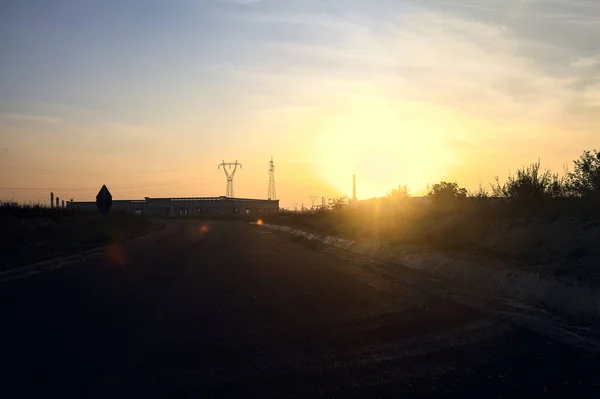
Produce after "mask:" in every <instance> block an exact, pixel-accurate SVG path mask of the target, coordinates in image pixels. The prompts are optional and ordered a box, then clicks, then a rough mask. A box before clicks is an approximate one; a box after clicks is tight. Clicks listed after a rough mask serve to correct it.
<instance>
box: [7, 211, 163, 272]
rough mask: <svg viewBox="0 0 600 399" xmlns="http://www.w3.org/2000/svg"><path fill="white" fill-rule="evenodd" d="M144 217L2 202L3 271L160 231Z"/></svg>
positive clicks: (158, 225) (159, 225) (154, 223)
mask: <svg viewBox="0 0 600 399" xmlns="http://www.w3.org/2000/svg"><path fill="white" fill-rule="evenodd" d="M161 227H162V225H161V224H160V223H157V222H154V221H150V220H148V219H146V218H144V217H142V216H139V215H134V214H128V213H123V212H110V213H109V214H108V215H107V216H106V217H102V215H100V214H99V212H94V211H72V210H69V209H62V208H59V209H57V208H49V207H47V206H43V205H40V204H17V203H13V202H2V203H0V271H2V270H8V269H11V268H14V267H18V266H22V265H26V264H30V263H34V262H39V261H43V260H47V259H52V258H54V257H58V256H64V255H68V254H72V253H76V252H79V251H83V250H87V249H91V248H94V247H98V246H102V245H105V244H109V243H116V242H120V241H123V240H127V239H129V238H133V237H135V236H138V235H141V234H144V233H147V232H151V231H154V230H157V229H160V228H161Z"/></svg>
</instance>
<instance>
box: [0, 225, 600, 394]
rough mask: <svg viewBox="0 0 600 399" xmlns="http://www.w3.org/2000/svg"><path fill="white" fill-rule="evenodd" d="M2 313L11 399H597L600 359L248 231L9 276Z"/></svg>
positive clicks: (211, 229) (218, 232)
mask: <svg viewBox="0 0 600 399" xmlns="http://www.w3.org/2000/svg"><path fill="white" fill-rule="evenodd" d="M0 311H1V315H2V323H1V327H0V328H1V332H0V337H1V338H2V363H3V370H4V371H2V374H1V375H2V380H3V381H2V384H0V389H1V390H2V391H3V392H0V396H2V397H3V398H10V397H27V396H33V395H35V396H40V395H43V396H51V397H78V398H81V397H89V398H118V397H194V398H198V397H203V398H208V397H244V398H247V397H344V398H345V397H384V396H390V397H418V398H428V397H430V398H447V397H457V398H464V397H481V398H484V397H486V398H487V397H489V398H520V397H529V398H551V397H600V378H599V375H600V361H599V359H598V357H597V356H595V355H592V354H590V353H588V352H586V351H583V350H580V349H575V348H574V347H572V346H569V345H567V344H564V343H561V342H558V341H554V340H552V339H550V338H548V337H547V336H545V335H541V334H538V333H534V332H532V331H530V330H528V329H525V328H522V327H518V326H516V325H513V324H511V323H509V322H506V321H502V320H499V319H496V318H495V317H493V316H490V315H489V314H487V313H485V312H480V311H477V310H474V309H473V308H470V307H467V306H464V305H460V304H458V303H455V302H452V301H450V300H448V299H444V298H440V297H436V296H432V295H430V294H428V293H426V292H423V291H421V290H420V289H418V288H415V287H414V286H411V285H404V284H402V283H399V282H397V281H391V280H390V279H388V278H386V277H385V276H382V275H381V274H380V273H379V272H377V271H376V270H375V269H372V268H370V267H369V265H364V264H361V263H360V262H350V261H348V260H347V259H346V260H344V259H341V258H339V257H337V256H335V255H333V254H330V253H327V252H324V251H322V250H319V249H315V248H309V247H307V246H306V245H303V244H302V243H298V242H295V241H293V240H290V239H289V237H286V236H284V235H281V234H279V233H277V234H272V233H269V232H268V231H265V230H263V229H261V228H259V227H256V226H249V225H245V224H242V223H227V222H202V221H175V222H172V223H170V224H169V226H168V227H167V229H165V230H163V231H161V232H159V233H155V234H153V235H150V236H147V237H144V238H142V239H139V240H137V241H133V242H130V243H126V244H123V245H114V246H111V247H108V248H107V249H106V250H104V251H103V252H101V253H99V254H97V255H91V256H89V255H88V256H83V257H82V258H81V260H79V261H77V262H72V263H70V264H68V265H66V266H65V267H62V268H58V269H56V270H53V271H50V272H46V273H41V274H36V275H31V276H28V277H26V278H16V279H5V280H4V281H0ZM409 395H410V396H409Z"/></svg>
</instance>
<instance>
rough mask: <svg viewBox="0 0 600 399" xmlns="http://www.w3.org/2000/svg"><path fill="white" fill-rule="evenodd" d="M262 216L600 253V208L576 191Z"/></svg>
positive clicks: (429, 239) (528, 258) (567, 259)
mask: <svg viewBox="0 0 600 399" xmlns="http://www.w3.org/2000/svg"><path fill="white" fill-rule="evenodd" d="M257 218H258V217H256V216H255V219H257ZM260 218H261V219H262V220H263V221H264V222H265V223H271V224H280V225H286V226H290V227H294V228H297V229H300V230H306V231H309V232H312V233H314V234H319V235H331V236H338V237H343V238H347V239H351V240H356V241H361V242H374V243H378V244H380V245H390V246H395V247H412V248H414V249H415V250H418V251H420V250H423V249H425V250H429V251H450V252H463V253H470V254H475V255H481V256H487V257H493V258H499V259H506V260H514V261H523V262H534V263H542V264H549V263H560V264H573V263H577V262H582V261H586V260H589V259H600V246H598V245H597V243H598V242H600V222H599V221H600V207H599V206H597V204H596V203H594V202H590V201H588V200H585V199H581V198H549V199H547V200H545V201H541V202H538V203H537V204H536V206H529V205H527V206H523V204H521V203H518V202H515V201H510V200H508V199H495V198H489V199H476V198H465V199H464V200H461V201H455V202H452V203H445V204H436V203H419V202H418V201H416V202H415V201H412V200H410V199H409V200H405V201H402V202H400V203H398V202H394V201H391V200H390V199H388V198H381V199H379V200H378V201H374V202H371V203H369V204H368V205H364V206H359V207H358V208H350V207H345V208H342V209H335V210H319V211H314V212H280V213H276V214H266V215H261V216H260Z"/></svg>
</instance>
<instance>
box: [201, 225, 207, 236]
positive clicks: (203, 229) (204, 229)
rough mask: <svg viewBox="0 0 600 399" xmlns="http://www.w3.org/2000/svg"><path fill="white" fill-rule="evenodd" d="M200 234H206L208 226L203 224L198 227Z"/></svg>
mask: <svg viewBox="0 0 600 399" xmlns="http://www.w3.org/2000/svg"><path fill="white" fill-rule="evenodd" d="M200 233H202V234H206V233H208V226H207V225H205V224H203V225H202V226H200Z"/></svg>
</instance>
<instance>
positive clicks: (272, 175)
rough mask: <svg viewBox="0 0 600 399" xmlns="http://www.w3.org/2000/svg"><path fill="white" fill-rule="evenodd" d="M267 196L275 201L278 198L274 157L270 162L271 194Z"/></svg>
mask: <svg viewBox="0 0 600 399" xmlns="http://www.w3.org/2000/svg"><path fill="white" fill-rule="evenodd" d="M267 198H268V199H270V200H273V201H274V200H276V199H277V194H276V192H275V164H274V163H273V157H271V162H269V194H268V196H267Z"/></svg>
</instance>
